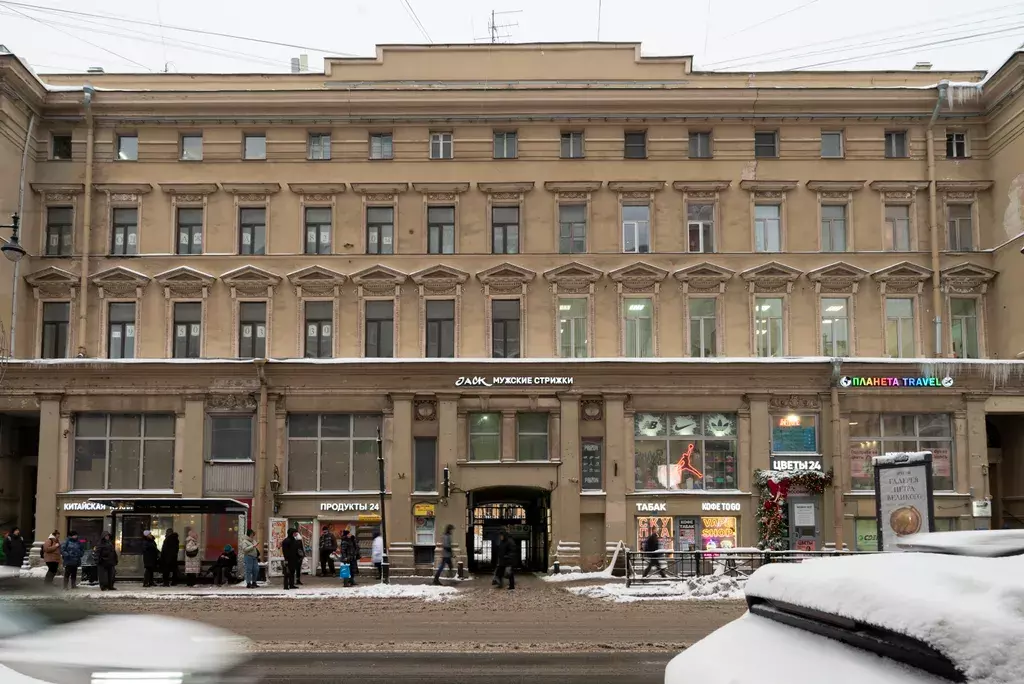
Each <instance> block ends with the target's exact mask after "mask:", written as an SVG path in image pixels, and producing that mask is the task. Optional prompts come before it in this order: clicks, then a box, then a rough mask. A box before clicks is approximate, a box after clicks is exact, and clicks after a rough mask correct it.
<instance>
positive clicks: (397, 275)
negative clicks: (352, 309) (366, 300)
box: [349, 265, 408, 297]
mask: <svg viewBox="0 0 1024 684" xmlns="http://www.w3.org/2000/svg"><path fill="white" fill-rule="evenodd" d="M407 278H408V276H407V275H406V274H405V273H402V272H401V271H396V270H395V269H393V268H388V267H387V266H380V265H378V266H370V267H369V268H364V269H363V270H362V271H358V272H357V273H353V274H352V275H350V276H349V279H351V280H352V282H353V283H355V284H356V285H358V286H359V294H360V296H365V295H367V294H371V295H378V296H382V297H385V296H386V297H394V296H395V295H396V294H397V293H398V289H399V288H400V287H401V286H402V284H403V283H405V281H406V279H407Z"/></svg>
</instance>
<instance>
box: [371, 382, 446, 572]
mask: <svg viewBox="0 0 1024 684" xmlns="http://www.w3.org/2000/svg"><path fill="white" fill-rule="evenodd" d="M412 399H413V395H412V394H392V395H391V449H390V452H388V453H385V454H384V456H385V458H388V459H389V460H390V461H391V463H390V466H389V467H388V468H387V476H388V488H389V489H390V490H391V499H390V501H389V503H388V506H389V507H388V546H390V547H391V548H390V552H391V555H392V558H391V559H390V560H391V564H392V566H393V567H396V568H399V567H409V568H411V567H412V565H413V558H412V555H413V551H412V542H413V529H412V485H413V456H412V419H413V413H412ZM435 515H436V513H435Z"/></svg>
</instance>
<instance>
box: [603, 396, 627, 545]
mask: <svg viewBox="0 0 1024 684" xmlns="http://www.w3.org/2000/svg"><path fill="white" fill-rule="evenodd" d="M630 419H632V416H630ZM625 427H626V395H624V394H607V395H605V398H604V443H605V482H607V484H606V485H605V492H606V494H607V496H606V498H605V514H604V515H605V534H606V536H605V548H606V551H607V555H608V557H609V558H610V557H611V554H612V553H613V552H614V550H615V547H616V546H618V544H619V541H623V542H625V544H626V546H629V547H632V546H633V544H631V543H630V537H631V536H632V535H630V534H629V529H630V527H631V526H632V525H631V520H630V518H629V511H628V510H627V509H626V485H627V482H628V478H630V477H632V475H633V473H632V470H631V469H630V465H631V464H632V463H633V455H632V454H628V453H626V450H627V445H626V429H625ZM630 434H632V432H630Z"/></svg>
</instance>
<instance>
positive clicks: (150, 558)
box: [142, 530, 160, 587]
mask: <svg viewBox="0 0 1024 684" xmlns="http://www.w3.org/2000/svg"><path fill="white" fill-rule="evenodd" d="M142 566H143V567H144V568H145V573H144V575H143V580H142V586H144V587H151V586H153V573H154V572H156V569H157V568H158V567H160V549H159V548H157V545H156V539H153V533H152V532H150V531H149V530H145V531H143V533H142Z"/></svg>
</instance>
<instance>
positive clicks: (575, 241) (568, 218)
mask: <svg viewBox="0 0 1024 684" xmlns="http://www.w3.org/2000/svg"><path fill="white" fill-rule="evenodd" d="M558 252H559V254H586V252H587V205H586V204H559V205H558Z"/></svg>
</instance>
